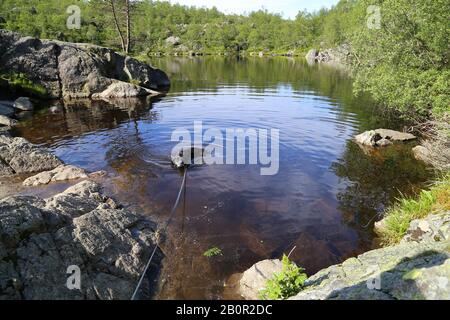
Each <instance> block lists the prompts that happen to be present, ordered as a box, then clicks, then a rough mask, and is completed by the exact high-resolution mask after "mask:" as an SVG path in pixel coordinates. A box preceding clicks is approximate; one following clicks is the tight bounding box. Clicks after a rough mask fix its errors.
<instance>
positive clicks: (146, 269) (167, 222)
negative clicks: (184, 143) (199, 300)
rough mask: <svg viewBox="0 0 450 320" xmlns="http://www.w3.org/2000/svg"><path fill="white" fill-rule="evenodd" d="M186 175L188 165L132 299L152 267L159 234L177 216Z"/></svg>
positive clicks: (133, 298)
mask: <svg viewBox="0 0 450 320" xmlns="http://www.w3.org/2000/svg"><path fill="white" fill-rule="evenodd" d="M186 175H187V167H185V168H184V173H183V181H182V182H181V186H180V190H179V191H178V196H177V199H176V200H175V204H174V205H173V207H172V211H171V212H170V217H169V219H167V221H166V224H165V225H164V228H162V229H160V230H158V231H157V232H156V244H155V248H154V249H153V252H152V254H151V255H150V258H149V259H148V261H147V264H146V265H145V269H144V272H142V275H141V277H140V279H139V282H138V284H137V286H136V289H135V290H134V293H133V295H132V296H131V300H135V299H136V295H137V294H138V292H139V289H140V287H141V285H142V281H144V278H145V275H146V274H147V271H148V268H149V267H150V264H151V262H152V260H153V257H154V256H155V254H156V250H157V249H158V247H159V239H160V236H159V235H160V234H161V233H163V232H165V231H166V230H167V228H168V227H169V224H170V223H171V222H172V219H173V217H174V216H175V212H176V210H177V208H178V205H179V203H180V199H181V194H182V191H183V189H184V186H185V185H186Z"/></svg>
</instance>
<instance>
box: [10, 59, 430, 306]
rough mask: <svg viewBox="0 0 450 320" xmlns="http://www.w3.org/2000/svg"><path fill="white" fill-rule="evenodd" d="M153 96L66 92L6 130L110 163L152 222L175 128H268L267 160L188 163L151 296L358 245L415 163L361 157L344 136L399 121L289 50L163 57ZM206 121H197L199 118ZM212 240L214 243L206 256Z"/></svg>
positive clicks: (162, 206)
mask: <svg viewBox="0 0 450 320" xmlns="http://www.w3.org/2000/svg"><path fill="white" fill-rule="evenodd" d="M152 63H153V64H154V65H157V66H158V67H160V68H162V69H163V70H167V71H168V73H169V74H170V77H171V79H172V89H171V92H170V93H169V94H168V95H167V96H166V97H164V98H161V99H159V100H130V101H124V102H122V101H119V102H116V103H114V102H113V103H106V102H103V103H98V102H97V103H93V102H90V101H87V102H84V103H83V102H80V101H77V102H75V103H72V104H66V105H64V106H61V107H60V108H46V109H42V111H41V112H39V113H38V114H37V115H35V116H34V117H33V118H31V119H29V120H27V121H24V122H22V124H21V126H20V127H18V128H17V134H20V135H22V136H24V137H26V138H27V139H29V140H31V141H33V142H36V143H42V144H44V145H46V146H48V147H50V148H51V149H52V150H53V151H54V152H55V153H56V154H57V155H58V156H60V157H61V158H62V159H63V160H65V161H67V162H68V163H72V164H76V165H80V166H83V167H85V168H87V169H90V170H107V171H109V172H110V173H111V174H112V175H113V178H111V180H110V181H108V182H107V187H108V188H109V189H110V190H112V192H114V193H115V194H116V196H117V197H118V198H119V200H121V202H123V203H125V204H127V205H129V206H131V207H133V208H134V209H135V210H137V211H138V212H140V213H141V214H144V215H148V216H150V217H152V219H155V220H156V221H158V222H164V221H165V220H166V219H167V217H168V214H169V212H170V208H171V206H172V204H173V202H174V200H175V196H176V192H177V191H178V187H179V184H180V182H181V177H180V174H179V172H177V171H175V170H173V169H172V168H171V167H170V165H169V162H168V155H169V154H170V150H171V148H172V147H173V146H174V144H175V143H174V142H171V141H170V137H171V133H172V131H173V130H174V129H175V128H179V127H186V128H189V129H191V130H192V127H193V123H194V121H198V120H201V121H203V123H204V125H205V127H217V128H223V129H224V128H228V127H235V128H236V127H238V128H278V129H280V157H281V159H280V171H279V173H278V174H277V175H275V176H261V175H260V170H259V167H255V166H242V165H240V166H238V165H216V166H203V167H200V168H195V169H193V170H190V171H189V173H188V181H187V189H186V200H185V203H184V210H180V211H179V212H178V213H177V216H176V218H175V220H174V221H173V223H172V224H171V226H170V228H169V233H168V235H167V241H166V242H165V244H164V247H163V250H164V251H165V253H166V259H165V262H164V266H163V269H162V272H161V280H160V283H159V287H158V290H157V294H156V296H155V297H156V298H190V299H195V298H219V297H222V296H223V294H224V282H225V281H226V280H227V279H228V277H230V276H231V275H232V274H234V273H236V272H242V271H244V270H245V269H246V268H248V267H249V266H251V265H252V264H253V263H255V262H257V261H258V260H261V259H267V258H278V257H280V255H281V254H282V253H284V252H289V251H291V249H292V248H293V247H296V249H295V250H294V252H293V255H292V258H293V259H294V260H295V261H296V262H297V263H299V264H301V265H302V266H304V267H305V268H306V270H307V272H308V273H309V274H311V273H314V272H315V271H317V270H319V269H321V268H323V267H327V266H329V265H331V264H334V263H338V262H340V261H342V260H343V259H344V258H346V257H348V256H351V255H355V254H358V253H360V252H362V251H364V250H367V249H368V248H370V247H371V246H372V245H373V244H372V243H373V238H374V235H373V233H372V231H371V228H372V224H373V221H371V219H372V217H373V216H374V215H375V214H376V213H377V212H379V211H380V210H381V209H382V208H383V207H384V206H385V205H386V204H388V203H390V202H391V201H392V200H393V199H394V198H395V197H396V196H398V195H399V192H411V191H412V189H413V188H414V186H417V185H420V184H421V183H422V182H424V181H425V180H426V179H427V177H428V173H427V172H426V170H425V168H424V167H423V166H422V165H420V164H418V163H417V162H416V161H415V160H413V159H412V158H411V155H410V152H409V149H408V148H402V147H399V148H397V147H395V146H394V147H390V148H388V149H386V150H385V151H383V152H382V153H380V154H378V153H376V154H374V155H367V154H366V153H364V152H363V150H361V149H360V148H359V147H358V146H357V145H356V144H354V143H353V142H351V138H352V136H353V135H354V134H355V133H357V132H361V131H363V130H367V129H372V128H375V127H387V128H392V129H398V127H400V125H401V124H399V123H396V122H392V121H390V120H388V119H385V118H383V117H378V116H377V114H376V113H375V112H374V111H373V110H374V108H373V105H372V103H371V102H370V100H369V99H368V98H367V97H358V98H355V97H354V96H353V95H352V83H351V81H350V80H349V79H348V78H347V76H346V75H345V73H343V72H342V71H340V70H336V69H332V68H329V67H326V66H308V65H307V64H306V63H305V62H304V61H302V60H295V59H286V58H277V59H259V58H255V59H242V60H236V59H231V58H230V59H225V58H201V59H199V58H193V59H189V58H184V59H183V58H170V59H168V58H164V59H157V60H154V61H152ZM205 129H206V128H205ZM213 246H217V247H220V248H221V249H222V252H223V255H222V256H219V257H215V258H212V259H208V258H206V257H204V256H203V252H204V251H206V250H207V249H209V248H211V247H213Z"/></svg>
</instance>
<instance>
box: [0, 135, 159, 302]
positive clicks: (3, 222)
mask: <svg viewBox="0 0 450 320" xmlns="http://www.w3.org/2000/svg"><path fill="white" fill-rule="evenodd" d="M0 160H1V164H2V167H1V171H0V174H1V175H2V176H9V177H13V176H15V175H17V174H19V173H32V172H40V173H38V174H37V175H35V176H32V177H29V178H28V179H26V180H25V181H24V185H31V186H36V185H39V184H47V183H51V182H53V181H67V180H71V179H82V180H83V181H81V182H79V183H78V184H76V185H74V186H72V187H69V188H68V189H67V190H65V191H63V192H61V193H58V194H56V195H53V196H51V197H49V198H46V199H43V198H40V197H35V196H11V197H6V198H4V199H2V200H0V299H130V298H131V295H132V293H133V290H134V288H135V286H136V284H137V281H138V278H139V276H140V274H141V273H142V271H143V269H144V266H145V263H146V262H147V259H148V258H149V255H150V253H151V251H152V250H153V248H154V246H155V245H156V241H157V240H156V237H157V231H156V225H155V224H154V223H153V222H152V221H150V220H148V219H144V218H143V217H140V216H139V215H137V214H136V213H134V212H131V211H129V210H126V209H124V208H122V207H121V206H120V204H118V203H116V202H115V201H114V200H113V199H112V198H110V197H108V196H107V195H105V194H104V192H103V190H102V187H101V185H100V184H98V183H96V182H93V181H91V180H90V178H93V177H97V176H98V175H99V174H101V173H93V174H88V173H87V172H86V171H84V170H83V169H80V168H77V167H74V166H69V165H65V164H63V162H62V161H61V160H60V159H58V158H57V157H56V156H54V155H52V154H51V153H50V152H48V151H46V150H44V149H42V148H39V147H37V146H35V145H32V144H31V143H29V142H28V141H26V140H25V139H23V138H13V137H11V136H10V135H9V134H8V133H7V132H4V133H3V134H2V135H1V136H0ZM43 170H48V171H43ZM42 171H43V172H42ZM162 257H163V255H162V253H161V252H160V251H158V252H157V255H156V259H154V263H155V264H156V265H158V264H159V263H160V261H161V259H162ZM71 266H72V267H73V266H76V267H77V268H79V271H80V276H81V278H80V279H81V286H80V288H79V289H78V288H69V287H68V286H67V281H68V278H69V277H70V274H68V273H67V272H68V271H67V270H68V268H69V267H71Z"/></svg>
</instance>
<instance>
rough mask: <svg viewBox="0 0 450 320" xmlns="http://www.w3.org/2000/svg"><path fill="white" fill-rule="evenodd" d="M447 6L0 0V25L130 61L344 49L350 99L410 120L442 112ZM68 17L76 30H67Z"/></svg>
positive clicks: (399, 0) (389, 0) (352, 1)
mask: <svg viewBox="0 0 450 320" xmlns="http://www.w3.org/2000/svg"><path fill="white" fill-rule="evenodd" d="M73 5H76V6H77V7H78V8H79V9H80V10H79V12H77V11H76V10H75V11H73ZM374 6H375V8H378V10H379V11H378V12H379V14H380V19H379V20H380V21H379V26H378V27H377V28H369V27H368V23H369V22H368V21H369V20H370V19H371V11H370V10H369V8H373V7H374ZM449 6H450V4H449V2H448V1H447V0H433V1H427V0H416V1H410V0H341V1H340V2H339V3H338V4H337V5H335V6H333V7H332V8H329V9H326V8H323V9H321V10H319V11H317V12H306V11H300V12H298V13H297V15H296V18H295V19H293V20H289V19H284V18H283V17H282V15H281V14H277V13H270V12H267V11H264V10H260V11H256V12H251V13H249V14H248V15H236V14H234V15H229V14H224V13H221V12H220V11H218V10H217V9H215V8H212V9H206V8H197V7H187V6H182V5H177V4H170V3H169V2H165V1H152V0H142V1H129V0H123V1H122V0H109V1H105V0H90V1H84V0H78V1H74V0H47V1H39V0H3V1H1V2H0V28H4V29H9V30H15V31H19V32H21V33H22V34H24V35H30V36H35V37H40V38H48V39H58V40H62V41H69V42H89V43H94V44H98V45H102V46H107V47H111V48H114V49H117V50H119V51H126V52H129V53H130V54H132V55H134V56H139V57H142V56H144V57H145V56H147V55H150V54H154V53H158V54H186V53H189V52H196V53H201V54H236V53H239V54H243V55H245V54H249V53H254V52H258V53H259V52H263V53H266V54H274V53H279V54H285V53H288V52H289V53H290V54H293V55H304V54H305V53H306V52H307V51H308V50H309V49H310V48H316V49H319V50H320V49H325V48H332V47H335V46H338V45H340V44H344V43H345V44H350V45H351V48H352V55H351V58H352V59H351V60H352V61H351V64H352V73H353V76H354V78H355V88H354V89H355V92H356V93H358V92H361V91H368V92H369V93H370V94H371V95H372V96H373V98H374V99H375V100H377V101H378V102H379V103H380V105H383V106H385V107H387V108H390V109H393V110H395V111H397V112H398V113H399V114H400V115H401V116H403V117H406V118H410V119H414V120H419V121H420V120H422V119H428V118H430V117H432V116H439V117H442V115H443V114H444V113H446V112H447V111H448V109H449V107H448V101H450V99H449V98H450V97H449V93H448V91H449V90H448V88H449V82H450V80H449V78H450V72H449V69H448V65H449V52H450V50H449V47H448V34H449V31H450V26H449V12H450V8H449ZM112 9H113V10H112ZM74 14H79V22H80V24H79V26H78V27H75V28H69V27H68V25H67V21H68V19H69V17H71V16H73V15H74ZM30 21H33V23H30Z"/></svg>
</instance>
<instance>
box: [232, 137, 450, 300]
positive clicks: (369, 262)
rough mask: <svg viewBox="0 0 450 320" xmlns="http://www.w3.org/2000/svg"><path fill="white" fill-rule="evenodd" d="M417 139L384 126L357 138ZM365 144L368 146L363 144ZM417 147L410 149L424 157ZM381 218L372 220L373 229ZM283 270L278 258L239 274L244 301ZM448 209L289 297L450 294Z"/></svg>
mask: <svg viewBox="0 0 450 320" xmlns="http://www.w3.org/2000/svg"><path fill="white" fill-rule="evenodd" d="M415 139H417V138H416V137H415V136H414V135H412V134H409V133H403V132H398V131H393V130H387V129H377V130H371V131H367V132H364V133H362V134H359V135H357V136H356V137H355V142H356V143H357V144H358V145H360V147H361V148H363V150H366V151H367V152H370V150H374V149H375V148H385V147H388V146H390V145H392V144H394V143H405V142H408V141H412V140H415ZM367 148H369V149H367ZM419 148H424V147H422V146H416V147H414V148H412V150H411V152H412V154H413V156H414V157H416V158H417V159H418V160H421V161H425V162H427V158H426V157H423V156H422V154H419V155H418V154H417V153H418V152H417V150H418V149H419ZM384 221H385V220H384V219H382V220H380V221H378V222H376V223H375V232H377V233H379V232H381V230H382V229H383V226H384V224H385V222H384ZM282 269H283V265H282V262H281V261H280V260H278V259H275V260H263V261H260V262H258V263H256V264H255V265H253V266H252V267H250V268H249V269H248V270H246V271H245V272H244V273H242V274H241V275H234V276H233V278H234V279H236V278H239V279H240V280H239V281H238V285H237V289H238V292H239V294H240V296H241V297H242V298H244V299H246V300H258V299H259V293H260V292H261V291H262V290H263V289H264V288H265V286H266V284H267V281H268V280H270V279H272V278H273V277H274V275H276V274H277V273H279V272H281V271H282ZM449 279H450V211H446V212H439V213H430V215H429V216H428V217H426V218H424V219H420V220H413V221H412V222H411V223H410V226H409V228H408V230H407V232H406V235H405V236H404V238H403V240H402V241H401V242H400V243H399V244H398V245H394V246H388V247H384V248H380V249H375V250H371V251H368V252H366V253H363V254H361V255H359V256H357V257H353V258H350V259H347V260H345V261H344V262H342V263H341V264H338V265H333V266H330V267H328V268H326V269H323V270H321V271H319V272H317V273H316V274H314V275H312V276H310V277H309V278H308V279H307V280H306V282H305V287H304V289H303V290H302V291H301V292H300V293H298V294H297V295H295V296H293V297H291V298H290V299H291V300H328V299H331V300H349V299H350V300H354V299H358V300H359V299H364V300H411V299H427V300H428V299H430V300H435V299H443V300H448V299H450V280H449Z"/></svg>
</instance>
